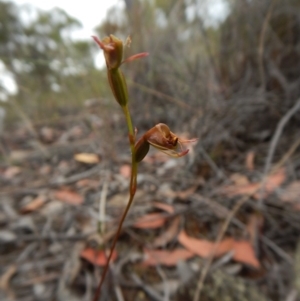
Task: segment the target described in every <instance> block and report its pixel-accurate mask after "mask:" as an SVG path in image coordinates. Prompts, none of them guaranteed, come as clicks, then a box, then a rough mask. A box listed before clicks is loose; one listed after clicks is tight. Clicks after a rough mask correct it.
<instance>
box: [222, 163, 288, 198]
mask: <svg viewBox="0 0 300 301" xmlns="http://www.w3.org/2000/svg"><path fill="white" fill-rule="evenodd" d="M285 179H286V173H285V169H283V168H282V169H280V170H278V171H277V172H276V173H274V174H272V175H270V176H269V177H268V178H267V179H266V181H265V185H264V193H265V195H264V196H266V195H267V194H270V193H272V192H273V191H274V190H275V189H276V188H278V187H279V186H280V185H281V184H283V182H284V180H285ZM261 183H262V182H258V183H249V184H246V185H236V184H235V185H229V186H226V187H223V188H222V189H221V193H223V194H225V195H227V196H230V197H232V196H236V195H243V194H245V195H253V196H254V197H255V198H259V197H260V193H259V190H260V187H261ZM256 192H257V193H256Z"/></svg>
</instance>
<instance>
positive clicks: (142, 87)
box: [127, 80, 203, 116]
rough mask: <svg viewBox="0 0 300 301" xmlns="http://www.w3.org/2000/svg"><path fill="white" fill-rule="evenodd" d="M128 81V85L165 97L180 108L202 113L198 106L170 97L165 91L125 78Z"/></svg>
mask: <svg viewBox="0 0 300 301" xmlns="http://www.w3.org/2000/svg"><path fill="white" fill-rule="evenodd" d="M127 81H128V84H130V85H133V86H135V87H137V88H139V89H140V90H141V91H144V92H146V93H149V94H152V95H155V96H157V97H159V98H162V99H165V100H167V101H170V102H172V103H175V104H176V105H178V106H179V107H182V108H185V109H188V110H191V111H193V112H197V113H198V114H200V116H201V115H202V114H203V111H202V110H199V108H194V107H192V106H190V105H188V104H187V103H185V102H184V101H183V100H181V99H178V98H175V97H172V96H170V95H167V94H165V93H162V92H159V91H157V90H154V89H151V88H148V87H146V86H144V85H142V84H139V83H136V82H134V81H132V80H127Z"/></svg>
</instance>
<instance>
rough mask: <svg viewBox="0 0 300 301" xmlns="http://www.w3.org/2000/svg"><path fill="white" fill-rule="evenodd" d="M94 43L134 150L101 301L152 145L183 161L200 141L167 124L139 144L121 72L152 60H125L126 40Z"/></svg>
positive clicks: (159, 125) (98, 292)
mask: <svg viewBox="0 0 300 301" xmlns="http://www.w3.org/2000/svg"><path fill="white" fill-rule="evenodd" d="M93 39H94V40H95V42H96V43H97V44H98V45H99V47H100V48H101V49H102V50H103V52H104V57H105V61H106V67H107V77H108V81H109V85H110V88H111V90H112V92H113V95H114V97H115V99H116V101H117V102H118V103H119V105H120V106H121V108H122V110H123V112H124V115H125V118H126V122H127V127H128V137H129V144H130V149H131V177H130V187H129V192H130V195H129V201H128V203H127V206H126V208H125V211H124V213H123V215H122V217H121V220H120V222H119V225H118V228H117V231H116V235H115V237H114V240H113V242H112V246H111V249H110V253H109V255H108V258H107V262H106V265H105V267H104V270H103V273H102V276H101V280H100V282H99V285H98V287H97V290H96V293H95V295H94V298H93V301H98V300H99V297H100V294H101V287H102V284H103V282H104V279H105V276H106V274H107V271H108V267H109V263H110V260H111V257H112V254H113V251H114V249H115V247H116V243H117V241H118V238H119V235H120V233H121V229H122V225H123V222H124V220H125V218H126V215H127V213H128V211H129V208H130V206H131V204H132V202H133V198H134V195H135V192H136V186H137V173H138V163H139V162H141V161H142V160H143V159H144V158H145V156H146V155H147V153H148V151H149V148H150V145H151V146H153V147H155V148H156V149H158V150H160V151H162V152H163V153H165V154H167V155H169V156H171V157H175V158H179V157H182V156H185V155H186V154H187V153H188V151H189V150H188V149H184V148H183V144H184V143H190V142H194V141H196V140H197V139H191V140H184V139H181V138H179V137H177V136H176V135H175V134H174V133H173V132H171V130H170V129H169V127H168V126H167V125H166V124H164V123H159V124H157V125H155V126H154V127H153V128H151V129H150V130H148V131H147V132H146V133H145V134H144V135H142V136H141V138H140V139H138V140H137V141H136V133H137V130H136V129H134V128H133V125H132V119H131V115H130V111H129V106H128V103H129V96H128V89H127V84H126V80H125V77H124V75H123V73H122V71H121V70H120V67H121V65H122V64H123V63H128V62H131V61H133V60H136V59H139V58H143V57H146V56H148V53H147V52H142V53H139V54H136V55H133V56H130V57H129V58H127V59H125V60H123V48H124V43H123V42H122V40H120V39H118V38H117V37H115V36H113V35H110V36H109V37H105V38H104V39H103V40H102V41H101V40H99V39H98V38H97V37H95V36H93ZM128 43H130V39H127V41H126V43H125V45H126V44H128Z"/></svg>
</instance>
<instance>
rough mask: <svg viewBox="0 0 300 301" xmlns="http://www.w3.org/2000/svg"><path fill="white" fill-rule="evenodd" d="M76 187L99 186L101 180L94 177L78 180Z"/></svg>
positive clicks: (95, 187) (94, 187)
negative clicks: (93, 178)
mask: <svg viewBox="0 0 300 301" xmlns="http://www.w3.org/2000/svg"><path fill="white" fill-rule="evenodd" d="M76 187H78V188H93V189H97V188H99V181H97V180H92V179H82V180H79V181H77V182H76Z"/></svg>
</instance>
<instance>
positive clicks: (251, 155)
mask: <svg viewBox="0 0 300 301" xmlns="http://www.w3.org/2000/svg"><path fill="white" fill-rule="evenodd" d="M254 158H255V152H254V151H250V152H248V153H247V156H246V167H247V169H248V170H254Z"/></svg>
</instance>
